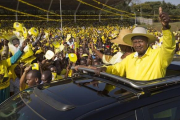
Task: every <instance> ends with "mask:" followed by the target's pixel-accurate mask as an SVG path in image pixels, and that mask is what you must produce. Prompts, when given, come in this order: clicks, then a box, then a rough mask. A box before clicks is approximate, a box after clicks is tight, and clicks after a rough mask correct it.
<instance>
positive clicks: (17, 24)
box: [13, 22, 23, 31]
mask: <svg viewBox="0 0 180 120" xmlns="http://www.w3.org/2000/svg"><path fill="white" fill-rule="evenodd" d="M13 28H15V29H16V31H22V28H23V26H22V24H21V23H19V22H15V23H14V24H13Z"/></svg>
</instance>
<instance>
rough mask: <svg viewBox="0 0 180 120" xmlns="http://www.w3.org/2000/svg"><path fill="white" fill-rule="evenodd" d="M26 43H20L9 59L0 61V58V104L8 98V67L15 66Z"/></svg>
mask: <svg viewBox="0 0 180 120" xmlns="http://www.w3.org/2000/svg"><path fill="white" fill-rule="evenodd" d="M26 43H27V41H24V42H23V43H22V46H21V47H20V49H19V50H18V51H17V52H16V53H15V54H14V55H13V56H12V57H10V58H8V59H5V60H1V58H0V103H1V102H3V101H4V100H6V99H7V98H8V97H9V96H10V78H9V74H8V67H10V66H11V65H13V64H15V63H16V62H17V61H18V59H19V58H20V57H21V56H22V55H23V49H24V48H25V47H26Z"/></svg>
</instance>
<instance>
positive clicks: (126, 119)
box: [110, 111, 136, 120]
mask: <svg viewBox="0 0 180 120" xmlns="http://www.w3.org/2000/svg"><path fill="white" fill-rule="evenodd" d="M110 120H136V117H135V112H134V111H133V112H128V113H125V114H123V115H119V116H116V117H114V118H112V119H110Z"/></svg>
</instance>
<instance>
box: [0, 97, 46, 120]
mask: <svg viewBox="0 0 180 120" xmlns="http://www.w3.org/2000/svg"><path fill="white" fill-rule="evenodd" d="M27 104H28V101H27V103H24V101H23V100H22V99H21V97H20V96H19V95H16V96H14V97H11V99H9V100H8V101H6V102H5V104H3V106H2V105H1V107H0V120H42V119H43V118H42V117H41V116H39V115H38V114H37V113H35V112H34V111H33V110H31V108H30V107H28V106H27Z"/></svg>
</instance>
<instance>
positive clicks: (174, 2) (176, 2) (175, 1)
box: [140, 0, 180, 5]
mask: <svg viewBox="0 0 180 120" xmlns="http://www.w3.org/2000/svg"><path fill="white" fill-rule="evenodd" d="M140 1H141V2H142V3H143V2H146V1H162V0H140ZM164 1H165V2H170V3H172V4H175V5H178V4H180V0H164Z"/></svg>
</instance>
